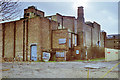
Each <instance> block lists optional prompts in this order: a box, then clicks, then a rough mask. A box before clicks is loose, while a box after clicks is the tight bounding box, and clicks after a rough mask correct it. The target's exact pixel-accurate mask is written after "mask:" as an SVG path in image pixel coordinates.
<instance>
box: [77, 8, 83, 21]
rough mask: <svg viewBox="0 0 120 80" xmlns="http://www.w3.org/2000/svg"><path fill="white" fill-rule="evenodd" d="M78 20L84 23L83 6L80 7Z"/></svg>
mask: <svg viewBox="0 0 120 80" xmlns="http://www.w3.org/2000/svg"><path fill="white" fill-rule="evenodd" d="M77 19H78V20H80V21H81V22H84V9H83V6H80V7H78V17H77Z"/></svg>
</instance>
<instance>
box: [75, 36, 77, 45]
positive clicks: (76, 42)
mask: <svg viewBox="0 0 120 80" xmlns="http://www.w3.org/2000/svg"><path fill="white" fill-rule="evenodd" d="M75 46H77V35H75Z"/></svg>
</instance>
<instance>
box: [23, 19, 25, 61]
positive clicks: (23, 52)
mask: <svg viewBox="0 0 120 80" xmlns="http://www.w3.org/2000/svg"><path fill="white" fill-rule="evenodd" d="M23 61H25V21H23Z"/></svg>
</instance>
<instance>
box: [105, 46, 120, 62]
mask: <svg viewBox="0 0 120 80" xmlns="http://www.w3.org/2000/svg"><path fill="white" fill-rule="evenodd" d="M118 55H120V50H118V49H110V48H105V61H114V60H118V59H120V57H118Z"/></svg>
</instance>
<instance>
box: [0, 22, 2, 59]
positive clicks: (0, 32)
mask: <svg viewBox="0 0 120 80" xmlns="http://www.w3.org/2000/svg"><path fill="white" fill-rule="evenodd" d="M1 59H2V24H0V61H1Z"/></svg>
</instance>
